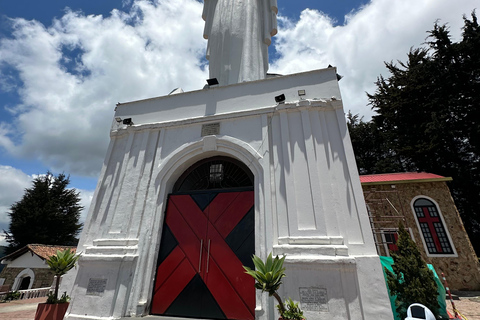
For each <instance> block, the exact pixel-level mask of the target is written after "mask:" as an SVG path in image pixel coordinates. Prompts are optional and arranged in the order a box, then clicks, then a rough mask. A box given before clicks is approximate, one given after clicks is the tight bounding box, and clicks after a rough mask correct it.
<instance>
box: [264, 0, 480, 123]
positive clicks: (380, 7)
mask: <svg viewBox="0 0 480 320" xmlns="http://www.w3.org/2000/svg"><path fill="white" fill-rule="evenodd" d="M477 5H478V2H477V1H474V0H462V1H450V0H422V1H418V0H402V1H391V0H373V1H372V2H371V3H370V4H368V5H366V6H365V7H363V8H362V9H361V10H358V11H355V12H354V13H352V14H351V15H349V16H347V17H346V24H345V25H344V26H336V27H334V26H333V23H332V21H330V20H329V18H328V17H326V16H325V15H324V14H322V13H321V12H319V11H316V10H305V11H303V12H302V14H301V17H300V19H299V21H298V22H297V23H295V24H292V23H291V22H289V21H288V20H287V21H286V22H285V19H282V22H284V23H282V24H281V26H283V28H281V29H280V30H279V34H278V37H277V42H276V46H277V50H279V51H280V52H281V57H280V58H279V59H278V60H277V61H274V63H273V64H272V65H271V68H270V71H271V72H275V73H284V74H288V73H296V72H300V71H306V70H311V69H313V68H325V67H327V66H328V65H329V64H331V65H333V66H336V67H337V70H338V73H339V74H341V75H343V76H344V78H343V79H342V80H341V81H340V89H341V91H342V96H343V97H342V98H343V100H344V107H345V109H346V111H348V110H349V109H351V110H352V112H354V113H360V114H362V115H367V116H369V115H371V114H372V112H371V111H370V108H369V107H368V106H367V103H368V101H367V97H366V94H365V91H367V92H369V93H374V91H375V85H374V82H375V81H376V79H377V77H378V76H379V75H380V74H383V75H388V74H387V72H386V69H385V66H384V61H388V62H389V61H396V60H401V61H405V60H406V58H407V53H408V52H409V50H410V48H411V47H419V46H421V45H422V44H423V43H424V42H425V40H426V37H427V31H429V30H432V28H433V25H434V23H435V21H437V20H438V21H439V23H440V24H443V23H448V25H449V26H450V31H451V34H452V36H454V39H456V40H459V39H460V33H461V27H462V26H463V20H462V16H463V15H464V14H466V15H467V16H470V13H471V12H472V10H473V9H475V6H477Z"/></svg>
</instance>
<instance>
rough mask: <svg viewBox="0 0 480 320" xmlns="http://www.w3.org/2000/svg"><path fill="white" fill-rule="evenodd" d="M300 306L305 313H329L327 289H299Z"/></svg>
mask: <svg viewBox="0 0 480 320" xmlns="http://www.w3.org/2000/svg"><path fill="white" fill-rule="evenodd" d="M299 289H300V305H301V308H302V309H303V310H304V311H318V312H328V297H327V289H325V288H299Z"/></svg>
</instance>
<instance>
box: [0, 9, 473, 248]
mask: <svg viewBox="0 0 480 320" xmlns="http://www.w3.org/2000/svg"><path fill="white" fill-rule="evenodd" d="M477 1H478V0H457V1H452V0H372V1H368V0H323V1H319V0H295V1H293V0H278V5H279V10H280V12H279V32H278V35H277V36H276V37H275V38H274V42H273V44H272V46H271V47H270V70H269V72H272V73H280V74H291V73H297V72H301V71H307V70H312V69H319V68H325V67H327V66H328V65H329V64H331V65H333V66H336V67H337V68H338V73H339V74H341V75H343V76H344V78H343V79H342V80H341V81H340V89H341V91H342V98H343V101H344V107H345V110H346V111H348V110H351V111H352V112H353V113H359V114H360V115H363V116H365V118H366V119H368V118H369V117H370V116H371V115H372V112H371V111H370V108H369V106H368V105H367V104H368V101H367V98H366V95H365V92H370V93H373V92H374V91H375V86H374V82H375V80H376V78H377V77H378V76H379V75H380V74H384V75H386V71H385V68H384V64H383V62H384V61H396V60H403V61H404V60H405V58H406V54H407V52H408V51H409V49H410V48H411V47H418V46H421V45H422V44H423V43H424V42H425V39H426V36H427V31H428V30H431V29H432V27H433V24H434V23H435V21H439V22H440V23H442V24H443V23H447V24H448V25H449V27H450V31H451V34H452V36H453V38H454V40H458V39H459V37H460V35H461V27H462V26H463V20H462V16H463V15H464V14H467V15H469V14H470V13H471V12H472V10H474V9H475V8H476V7H477V6H478V2H477ZM201 11H202V2H201V1H196V0H101V1H84V0H48V1H31V0H15V1H9V0H0V230H2V229H7V228H8V222H9V221H8V216H7V214H6V212H7V211H8V208H9V207H10V205H11V204H13V203H14V202H16V201H18V200H20V198H21V197H22V195H23V190H24V188H27V187H30V186H31V180H32V177H34V176H35V175H37V174H43V173H45V172H46V171H47V170H50V171H52V172H53V173H59V172H65V173H66V174H70V175H71V181H72V183H71V185H72V187H75V188H77V189H78V190H79V191H80V192H81V196H82V204H83V205H84V206H85V207H86V209H87V210H88V207H89V204H90V200H91V198H92V195H93V191H94V189H95V185H96V182H97V178H98V175H99V171H100V168H101V165H102V161H103V158H104V156H105V152H106V148H107V146H108V142H109V127H110V124H111V121H112V117H113V113H114V108H115V104H116V103H117V102H126V101H132V100H137V99H143V98H149V97H156V96H162V95H166V94H168V93H169V92H170V91H171V90H172V89H174V88H176V87H182V88H183V89H184V90H185V91H189V90H197V89H200V88H202V87H203V85H204V83H205V79H207V78H208V61H206V60H205V58H204V56H205V48H206V41H205V40H204V39H203V37H202V32H203V20H202V19H201ZM87 210H85V212H84V214H83V218H82V219H84V217H85V215H86V213H87V212H86V211H87ZM0 238H1V237H0ZM0 240H1V239H0Z"/></svg>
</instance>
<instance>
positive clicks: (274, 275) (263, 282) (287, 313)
mask: <svg viewBox="0 0 480 320" xmlns="http://www.w3.org/2000/svg"><path fill="white" fill-rule="evenodd" d="M252 260H253V264H254V265H255V270H252V269H250V268H249V267H246V266H243V268H244V269H245V272H246V273H247V274H249V275H251V276H252V277H253V278H254V279H255V288H257V289H258V290H262V291H263V292H268V295H269V296H273V297H274V298H275V299H276V300H277V302H278V305H277V308H278V312H279V313H280V319H288V320H302V319H305V317H304V316H303V311H302V310H301V309H300V308H299V306H298V303H295V302H294V301H293V300H292V299H291V298H288V299H287V300H286V305H285V304H284V303H283V301H282V298H280V296H279V295H278V293H277V290H278V288H279V287H280V285H281V284H282V278H283V277H285V268H284V267H283V262H284V261H285V256H283V257H282V258H279V257H278V256H276V257H275V258H273V256H272V253H270V254H269V255H268V257H267V260H266V261H265V263H264V262H263V261H262V259H260V258H259V257H257V256H256V255H253V257H252Z"/></svg>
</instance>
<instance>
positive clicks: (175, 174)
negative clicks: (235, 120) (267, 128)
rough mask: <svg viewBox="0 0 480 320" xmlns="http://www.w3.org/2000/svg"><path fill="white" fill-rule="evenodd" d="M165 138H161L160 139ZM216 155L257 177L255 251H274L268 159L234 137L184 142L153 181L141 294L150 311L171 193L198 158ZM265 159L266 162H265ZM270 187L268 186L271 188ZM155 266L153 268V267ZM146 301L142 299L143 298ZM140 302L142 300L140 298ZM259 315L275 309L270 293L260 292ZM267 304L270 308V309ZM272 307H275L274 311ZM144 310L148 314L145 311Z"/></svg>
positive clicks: (264, 253) (164, 161)
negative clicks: (238, 163)
mask: <svg viewBox="0 0 480 320" xmlns="http://www.w3.org/2000/svg"><path fill="white" fill-rule="evenodd" d="M161 139H162V138H161V137H160V140H161ZM213 156H225V157H230V158H234V159H236V160H238V161H241V162H242V163H244V164H245V165H246V166H247V167H248V168H249V170H250V171H251V172H252V174H253V176H254V182H253V185H254V194H255V196H254V204H255V234H256V239H255V254H256V255H259V256H261V257H266V256H267V252H268V251H271V250H272V234H273V230H272V225H273V224H272V221H271V220H272V218H271V216H270V215H269V214H265V213H266V211H267V210H268V209H267V207H269V204H268V203H267V202H266V199H265V198H264V194H265V188H266V186H265V183H266V182H265V172H264V171H265V167H267V170H268V168H269V163H268V159H264V158H263V157H262V156H261V155H260V154H259V153H258V152H257V151H256V150H255V149H254V148H252V147H251V146H250V145H249V144H248V143H245V142H244V141H242V140H239V139H236V138H233V137H230V136H205V137H202V138H200V139H198V140H197V141H194V142H191V143H188V144H184V145H182V146H180V147H178V148H177V149H176V150H175V151H173V152H172V153H170V155H169V156H168V157H167V158H165V159H164V160H163V161H162V162H161V163H160V164H159V165H158V167H157V168H156V169H155V172H154V174H153V176H152V178H155V180H154V181H152V183H154V185H153V189H154V190H155V191H154V192H155V194H154V195H152V198H153V199H156V205H155V208H154V209H153V210H154V212H152V213H153V215H154V217H155V219H154V223H153V226H152V229H151V236H152V237H151V242H150V243H151V245H150V246H149V249H148V261H146V262H145V263H146V264H147V267H146V270H147V272H149V274H147V276H146V277H145V281H148V283H145V286H144V287H143V292H142V293H140V295H141V296H143V297H144V299H145V302H146V304H147V310H145V312H147V313H148V312H150V310H149V309H150V307H149V306H148V304H149V303H150V301H151V299H152V292H153V279H154V278H155V273H156V268H154V266H155V264H156V259H157V257H158V251H159V248H160V239H161V232H162V230H161V229H162V226H163V218H164V212H165V204H166V201H167V197H168V194H170V193H171V192H172V190H173V186H174V184H175V182H176V181H177V180H178V178H179V177H180V176H181V175H182V174H183V173H184V172H185V170H187V169H188V168H190V166H192V165H193V164H195V163H196V162H197V161H200V160H202V159H205V158H210V157H213ZM264 161H265V162H264ZM268 187H269V186H267V188H268ZM149 266H151V267H149ZM140 300H142V299H140ZM137 301H138V300H137ZM256 301H257V303H256V308H255V314H256V317H258V316H260V315H263V314H264V313H265V312H267V313H269V312H273V305H272V306H270V305H268V304H267V302H268V299H267V297H266V295H262V294H261V292H259V291H258V290H257V292H256ZM266 306H269V307H268V310H266ZM270 309H271V310H270ZM145 312H144V313H145Z"/></svg>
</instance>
